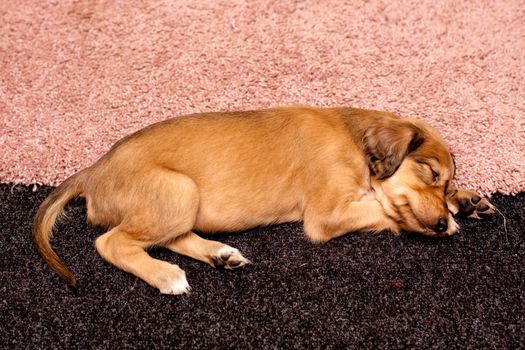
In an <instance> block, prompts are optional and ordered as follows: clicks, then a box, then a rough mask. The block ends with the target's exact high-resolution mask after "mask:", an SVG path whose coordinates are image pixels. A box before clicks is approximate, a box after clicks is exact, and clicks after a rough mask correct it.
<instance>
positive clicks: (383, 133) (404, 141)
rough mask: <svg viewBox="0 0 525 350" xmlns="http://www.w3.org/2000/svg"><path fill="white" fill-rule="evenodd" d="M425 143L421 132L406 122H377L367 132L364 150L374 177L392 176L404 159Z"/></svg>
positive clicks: (364, 137) (364, 139) (364, 138)
mask: <svg viewBox="0 0 525 350" xmlns="http://www.w3.org/2000/svg"><path fill="white" fill-rule="evenodd" d="M423 141H424V138H423V135H422V132H421V130H420V129H419V128H418V127H417V126H415V125H414V124H412V123H410V122H408V121H404V120H396V121H392V120H388V121H381V122H377V123H375V124H374V125H372V126H370V127H368V128H367V129H366V130H365V133H364V136H363V149H364V151H365V157H366V161H367V163H368V167H369V168H370V172H371V173H372V175H374V176H376V177H377V178H378V179H385V178H387V177H390V176H392V175H393V174H394V173H395V172H396V170H397V168H399V166H400V165H401V163H402V162H403V159H405V157H406V156H407V155H408V154H409V153H410V152H412V151H414V150H416V149H417V148H418V147H419V146H420V145H421V144H422V143H423Z"/></svg>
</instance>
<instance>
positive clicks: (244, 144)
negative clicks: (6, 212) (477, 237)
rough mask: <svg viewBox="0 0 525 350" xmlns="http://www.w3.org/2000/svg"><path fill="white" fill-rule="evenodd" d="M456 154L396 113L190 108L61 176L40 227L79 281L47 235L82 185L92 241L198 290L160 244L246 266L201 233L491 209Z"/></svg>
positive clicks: (166, 284) (365, 224)
mask: <svg viewBox="0 0 525 350" xmlns="http://www.w3.org/2000/svg"><path fill="white" fill-rule="evenodd" d="M454 172H455V165H454V160H453V158H452V156H451V154H450V152H449V150H448V148H447V146H446V145H445V143H444V141H443V140H442V138H441V137H440V136H439V134H438V133H437V132H436V130H434V129H433V128H432V127H430V126H429V125H427V124H426V123H424V122H422V121H418V120H413V119H400V118H399V117H397V116H396V115H394V114H392V113H386V112H378V111H370V110H362V109H352V108H328V109H318V108H310V107H290V108H276V109H268V110H261V111H248V112H232V113H204V114H193V115H189V116H185V117H179V118H175V119H171V120H166V121H163V122H160V123H157V124H154V125H151V126H149V127H147V128H145V129H142V130H140V131H138V132H136V133H134V134H132V135H130V136H127V137H125V138H123V139H122V140H120V141H119V142H117V143H116V144H115V145H114V146H113V147H112V148H111V150H110V151H109V152H108V153H107V154H106V155H104V156H103V157H102V158H101V159H100V160H99V161H97V162H96V163H95V164H94V165H93V166H91V167H89V168H87V169H84V170H82V171H80V172H78V173H76V174H74V175H73V176H71V177H70V178H68V179H67V180H66V181H64V183H62V184H61V185H60V186H58V187H57V188H56V189H55V190H54V191H53V192H52V193H51V194H50V196H49V197H48V198H47V199H46V200H45V201H44V202H43V203H42V205H41V206H40V208H39V210H38V212H37V214H36V217H35V221H34V226H33V238H34V241H35V243H36V246H37V247H38V250H39V252H40V254H41V255H42V257H43V258H44V260H45V261H46V262H47V263H48V264H49V265H50V266H51V267H52V268H53V269H54V270H55V271H56V272H57V273H58V275H59V276H60V277H62V278H63V279H64V280H65V281H66V282H67V283H68V285H69V286H71V287H74V288H76V279H75V277H74V276H73V274H72V273H71V271H70V270H69V269H68V268H67V267H66V266H65V265H64V263H63V262H62V261H61V260H60V258H59V257H58V256H57V255H56V253H55V252H54V251H53V249H52V248H51V245H50V242H49V240H50V237H51V233H52V228H53V225H54V224H55V222H56V220H57V219H58V217H59V216H60V215H61V213H62V212H63V210H64V207H65V206H66V204H67V203H68V201H70V200H71V199H72V198H73V197H77V196H80V197H84V198H85V199H86V205H87V217H88V221H89V223H90V224H92V225H96V226H103V227H107V228H108V231H107V232H106V233H105V234H103V235H102V236H100V237H99V238H98V239H97V240H96V242H95V246H96V249H97V251H98V252H99V253H100V255H101V256H102V257H103V258H104V259H105V260H107V261H108V262H110V263H112V264H114V265H116V266H118V267H120V268H121V269H123V270H125V271H128V272H130V273H132V274H134V275H135V276H137V277H139V278H141V279H142V280H144V281H146V282H147V283H149V284H150V285H151V286H153V287H155V288H158V289H159V290H160V292H161V293H164V294H183V293H187V292H188V291H189V290H190V287H189V284H188V282H187V280H186V276H185V273H184V271H183V270H182V269H180V268H179V267H178V266H176V265H174V264H170V263H168V262H165V261H160V260H157V259H154V258H152V257H151V256H149V255H148V254H147V252H146V250H147V249H148V248H149V247H151V246H162V247H166V248H168V249H170V250H172V251H174V252H175V253H179V254H183V255H186V256H189V257H192V258H195V259H197V260H201V261H203V262H205V263H208V264H210V265H211V266H213V267H223V268H227V269H234V268H239V267H242V266H244V265H246V264H247V263H249V261H248V260H247V259H246V258H245V257H244V256H243V255H242V254H241V253H240V252H239V251H238V250H237V249H235V248H233V247H230V246H228V245H226V244H223V243H219V242H216V241H213V240H207V239H204V238H201V237H200V236H198V235H196V234H195V233H194V231H201V232H208V233H211V232H233V231H242V230H247V229H250V228H253V227H256V226H261V225H270V224H277V223H283V222H290V221H302V222H303V224H304V233H305V234H306V236H307V237H308V238H309V239H310V240H312V241H313V242H326V241H328V240H330V239H332V238H335V237H338V236H341V235H343V234H345V233H348V232H363V231H369V232H377V231H391V232H394V233H399V232H401V231H409V232H419V233H422V234H424V235H427V236H436V237H438V236H439V237H441V236H450V235H453V234H455V233H456V232H457V230H458V225H457V224H456V222H455V221H454V218H453V216H452V214H457V213H463V214H466V215H468V216H471V217H479V216H480V215H481V214H482V213H483V214H490V213H492V212H493V210H494V208H493V206H492V204H490V203H489V202H488V201H487V199H485V198H482V197H481V196H480V195H478V194H476V193H475V192H470V191H466V190H461V189H456V188H455V187H454V184H453V177H454Z"/></svg>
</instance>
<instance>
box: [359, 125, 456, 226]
mask: <svg viewBox="0 0 525 350" xmlns="http://www.w3.org/2000/svg"><path fill="white" fill-rule="evenodd" d="M363 145H364V151H365V157H366V160H367V163H368V166H369V169H370V172H371V175H372V186H373V187H374V190H375V191H376V194H377V198H378V199H379V200H380V201H381V203H382V205H383V207H384V208H385V212H386V213H387V215H389V216H390V217H392V218H393V219H395V220H396V221H397V222H398V223H399V225H400V227H401V228H402V229H403V230H406V231H410V232H419V233H422V234H424V235H428V236H450V235H452V234H454V233H456V232H457V229H458V225H457V224H456V222H455V221H454V219H453V217H452V215H451V214H450V212H449V210H448V207H447V196H448V195H450V194H451V193H453V191H454V189H453V188H452V178H453V176H454V172H455V167H454V160H453V158H452V155H451V154H450V151H449V150H448V148H447V146H446V145H445V143H444V141H443V139H442V138H441V136H440V135H439V134H438V132H437V131H436V130H435V129H433V128H432V127H431V126H429V125H428V124H426V123H424V122H422V121H417V120H412V119H397V118H396V119H390V118H389V119H385V120H380V121H377V122H375V123H374V124H373V125H371V126H370V127H369V128H367V130H366V131H365V134H364V139H363Z"/></svg>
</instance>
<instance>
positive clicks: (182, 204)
mask: <svg viewBox="0 0 525 350" xmlns="http://www.w3.org/2000/svg"><path fill="white" fill-rule="evenodd" d="M135 179H136V180H135V181H134V182H133V183H131V185H130V186H128V187H126V196H124V195H120V196H118V195H115V196H107V197H108V198H114V197H116V198H119V199H120V200H119V201H118V202H113V203H111V208H112V209H113V213H114V214H115V215H116V214H119V215H118V216H120V217H122V222H121V223H120V224H119V225H118V226H116V227H114V228H113V229H112V230H110V231H109V232H107V233H105V234H104V235H102V236H100V237H99V238H98V239H97V240H96V242H95V246H96V248H97V250H98V252H99V253H100V255H101V256H102V257H103V258H104V259H105V260H107V261H108V262H110V263H112V264H113V265H115V266H117V267H120V268H121V269H123V270H125V271H127V272H130V273H132V274H134V275H135V276H137V277H139V278H141V279H142V280H144V281H146V282H147V283H149V284H150V285H151V286H153V287H155V288H158V289H159V290H160V292H161V293H163V294H184V293H187V292H189V290H190V287H189V285H188V282H187V280H186V274H185V273H184V271H183V270H182V269H181V268H179V267H178V266H177V265H174V264H170V263H168V262H165V261H161V260H158V259H154V258H152V257H151V256H149V255H148V254H147V252H146V249H147V248H149V247H151V246H154V245H163V244H164V243H166V242H171V241H173V240H174V239H176V238H177V237H178V236H180V235H183V234H184V233H186V232H188V231H189V230H191V228H192V227H193V225H194V224H195V218H196V215H197V210H198V207H199V193H198V189H197V186H196V184H195V183H194V182H193V181H192V180H191V179H190V178H189V177H187V176H185V175H183V174H179V173H176V172H172V171H167V170H156V171H149V172H147V173H145V174H138V175H136V176H135Z"/></svg>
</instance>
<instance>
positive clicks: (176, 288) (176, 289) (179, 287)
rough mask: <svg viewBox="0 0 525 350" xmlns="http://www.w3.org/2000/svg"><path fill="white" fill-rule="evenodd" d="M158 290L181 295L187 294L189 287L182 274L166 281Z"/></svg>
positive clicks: (162, 292) (163, 292)
mask: <svg viewBox="0 0 525 350" xmlns="http://www.w3.org/2000/svg"><path fill="white" fill-rule="evenodd" d="M159 290H160V292H161V294H171V295H181V294H188V293H189V292H190V291H191V287H190V285H189V283H188V280H187V279H186V276H185V275H184V274H182V275H180V276H178V277H176V278H175V279H173V280H172V281H170V282H169V283H167V284H166V286H165V287H162V288H159Z"/></svg>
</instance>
